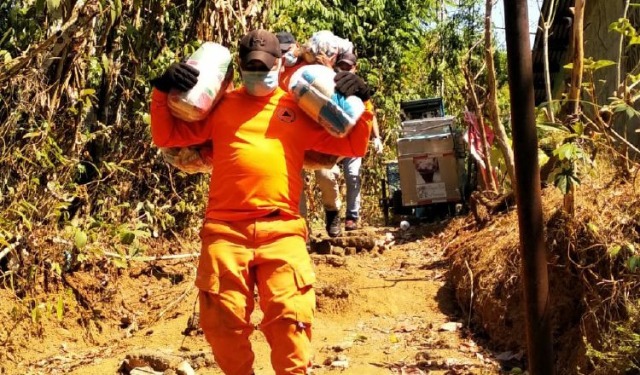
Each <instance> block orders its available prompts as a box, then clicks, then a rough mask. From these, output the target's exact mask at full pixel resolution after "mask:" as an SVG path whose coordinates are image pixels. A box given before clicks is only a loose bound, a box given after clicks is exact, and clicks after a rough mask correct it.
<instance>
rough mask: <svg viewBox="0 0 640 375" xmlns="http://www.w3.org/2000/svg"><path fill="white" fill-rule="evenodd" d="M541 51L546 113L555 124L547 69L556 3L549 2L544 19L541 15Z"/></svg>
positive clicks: (549, 76)
mask: <svg viewBox="0 0 640 375" xmlns="http://www.w3.org/2000/svg"><path fill="white" fill-rule="evenodd" d="M542 17H543V22H542V49H543V54H544V57H543V61H542V62H543V64H544V88H545V93H546V96H547V111H549V116H548V117H549V120H550V121H551V122H556V118H555V114H554V113H553V94H552V93H551V72H550V68H549V29H550V28H551V25H553V20H554V19H555V17H556V2H555V0H551V2H550V4H549V14H548V15H547V16H546V17H545V15H544V14H542Z"/></svg>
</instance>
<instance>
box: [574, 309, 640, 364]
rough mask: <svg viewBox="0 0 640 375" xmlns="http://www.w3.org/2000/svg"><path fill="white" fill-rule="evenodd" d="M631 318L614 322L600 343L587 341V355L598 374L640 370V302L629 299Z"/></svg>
mask: <svg viewBox="0 0 640 375" xmlns="http://www.w3.org/2000/svg"><path fill="white" fill-rule="evenodd" d="M627 308H628V310H629V318H628V319H626V320H624V321H620V322H615V323H614V324H612V327H611V328H610V330H609V332H606V333H603V335H602V337H603V338H602V342H601V343H599V345H597V346H596V345H593V344H591V343H587V356H588V357H589V359H590V360H591V362H592V364H593V365H594V367H595V368H596V369H597V370H596V372H595V373H596V374H632V373H637V372H638V371H640V304H639V303H638V301H635V302H633V301H628V304H627Z"/></svg>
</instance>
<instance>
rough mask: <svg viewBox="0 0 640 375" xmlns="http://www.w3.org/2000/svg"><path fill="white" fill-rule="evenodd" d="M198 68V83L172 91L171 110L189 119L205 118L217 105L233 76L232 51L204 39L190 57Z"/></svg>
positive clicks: (189, 61)
mask: <svg viewBox="0 0 640 375" xmlns="http://www.w3.org/2000/svg"><path fill="white" fill-rule="evenodd" d="M187 64H189V65H191V66H193V67H194V68H196V69H198V71H199V72H200V74H199V75H198V83H196V85H195V86H194V87H193V88H192V89H191V90H189V91H187V92H181V91H178V90H172V91H171V92H170V93H169V101H168V104H169V109H170V110H171V113H172V114H173V115H174V116H176V117H178V118H180V119H182V120H184V121H189V122H194V121H200V120H203V119H204V118H205V117H207V115H208V114H209V112H211V109H213V107H214V106H215V105H216V103H217V102H218V100H220V98H221V97H222V95H223V94H224V92H225V91H226V89H227V86H228V85H229V82H231V79H232V77H233V74H232V72H233V71H232V67H231V53H230V52H229V50H228V49H227V48H225V47H223V46H221V45H220V44H218V43H213V42H205V43H203V44H202V45H201V46H200V48H198V50H196V52H194V53H193V55H191V56H190V57H189V59H188V60H187Z"/></svg>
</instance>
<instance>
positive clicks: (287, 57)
mask: <svg viewBox="0 0 640 375" xmlns="http://www.w3.org/2000/svg"><path fill="white" fill-rule="evenodd" d="M283 57H284V66H286V67H290V66H294V65H296V63H297V62H298V57H296V55H295V54H294V53H293V51H289V52H287V53H285V54H284V55H283Z"/></svg>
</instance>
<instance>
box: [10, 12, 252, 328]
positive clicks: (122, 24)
mask: <svg viewBox="0 0 640 375" xmlns="http://www.w3.org/2000/svg"><path fill="white" fill-rule="evenodd" d="M248 4H249V3H248V1H244V0H241V1H239V2H237V3H234V5H233V6H234V7H236V8H234V9H230V10H231V12H229V13H228V14H226V16H225V15H222V14H220V13H219V12H216V11H215V9H214V8H213V5H212V4H210V3H209V2H197V3H196V2H171V1H168V0H152V1H148V2H142V1H133V2H128V3H124V2H123V1H122V0H87V1H84V2H76V1H71V0H36V1H33V0H16V1H9V2H0V19H2V21H1V22H0V125H1V126H0V133H1V134H2V140H3V142H2V143H1V144H0V181H1V183H0V208H1V212H2V214H0V248H5V247H6V246H10V245H12V244H16V243H17V244H18V246H16V248H15V250H14V251H12V252H11V253H10V254H8V255H7V258H11V259H15V260H18V259H19V261H20V265H21V266H20V268H19V269H16V270H15V271H16V272H15V273H13V274H12V275H11V277H10V278H9V279H10V282H11V283H12V284H11V285H12V287H13V288H14V289H15V291H16V292H17V293H21V294H24V292H25V291H28V292H29V293H33V294H37V293H39V292H42V289H41V288H42V285H41V280H40V279H39V278H40V277H41V276H42V273H43V272H45V271H43V270H45V269H46V270H49V271H46V272H50V273H51V275H52V277H57V278H58V280H59V278H60V276H61V275H63V274H65V273H69V272H75V271H77V270H79V269H82V267H84V266H86V265H87V264H88V263H89V262H95V261H97V259H98V258H99V259H102V258H104V253H105V252H107V251H109V252H115V253H119V254H125V255H127V256H129V255H131V254H137V253H142V252H144V250H145V247H146V245H145V241H146V240H147V239H148V238H150V237H173V236H175V235H176V234H177V235H179V236H187V237H192V238H196V235H197V232H198V230H199V226H200V221H201V220H202V212H203V209H204V204H205V202H206V200H205V196H206V192H207V183H206V182H207V180H208V176H204V175H201V176H187V175H185V174H183V173H176V171H175V170H173V168H172V167H169V166H168V165H167V164H166V163H165V162H164V160H163V159H162V157H161V156H160V154H159V152H158V150H157V148H155V147H154V146H152V144H151V138H150V134H149V130H148V125H149V109H148V103H149V95H150V85H149V80H150V79H151V78H153V77H154V76H156V75H158V74H159V73H160V72H161V71H162V70H163V69H165V68H166V67H167V66H168V65H169V64H171V63H172V62H174V61H177V60H180V59H182V58H183V57H185V56H186V55H188V54H190V53H191V52H192V51H193V50H194V48H196V47H197V46H198V45H199V44H200V43H201V41H202V40H214V41H217V42H220V43H223V44H225V45H232V44H233V45H235V42H236V40H237V39H238V37H239V35H240V34H241V33H243V32H244V29H243V28H244V27H249V28H253V27H257V26H262V22H263V20H264V8H263V7H262V6H255V7H253V8H252V9H253V11H252V12H251V14H247V16H246V19H244V20H243V22H237V19H236V16H234V12H237V11H238V9H237V8H242V9H247V8H248ZM224 17H227V18H226V19H225V18H224ZM232 17H233V18H232ZM212 20H213V21H212ZM223 25H228V27H223ZM243 25H244V26H243ZM20 238H24V239H26V240H25V241H21V242H20V241H18V239H20ZM21 254H29V256H23V255H21ZM36 254H37V255H36ZM45 260H46V262H47V263H45ZM48 262H50V263H48ZM116 262H117V261H116ZM115 266H118V265H117V264H116V265H115ZM0 271H4V269H3V270H0ZM43 303H44V304H45V307H46V304H47V303H48V304H50V305H51V306H55V307H56V308H54V309H53V310H56V309H57V310H58V311H62V310H63V309H62V308H61V307H60V306H61V304H63V303H62V302H58V301H40V302H37V303H35V302H34V306H35V307H34V308H33V309H30V310H29V313H30V314H31V316H32V318H33V319H34V321H39V320H40V319H41V318H42V317H43V316H45V315H46V314H45V312H47V311H53V310H52V309H50V308H49V307H46V308H43V305H42V304H43ZM60 314H61V312H56V315H58V316H59V315H60Z"/></svg>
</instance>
